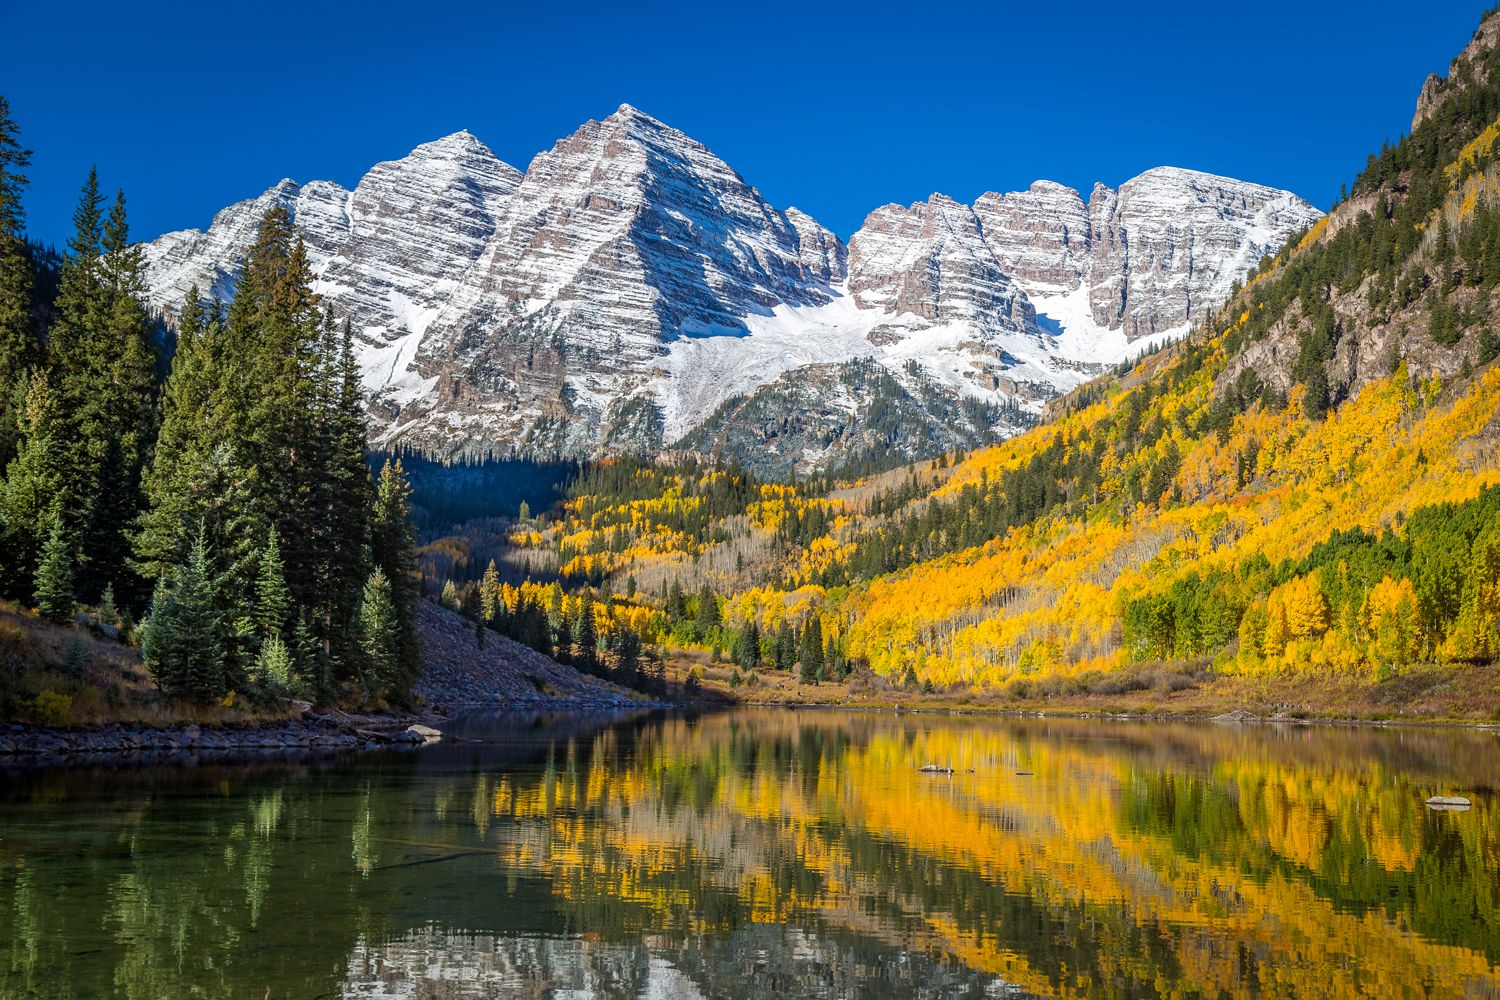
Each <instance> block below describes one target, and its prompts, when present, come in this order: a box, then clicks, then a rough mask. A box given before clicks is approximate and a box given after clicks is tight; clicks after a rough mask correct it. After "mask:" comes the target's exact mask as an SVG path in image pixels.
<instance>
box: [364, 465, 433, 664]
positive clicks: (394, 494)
mask: <svg viewBox="0 0 1500 1000" xmlns="http://www.w3.org/2000/svg"><path fill="white" fill-rule="evenodd" d="M370 541H371V549H372V554H373V557H374V560H373V561H374V563H375V565H376V566H379V567H380V569H381V570H382V571H383V572H384V573H385V577H386V579H387V580H389V581H390V583H391V599H392V600H393V601H394V602H395V605H396V622H397V636H396V664H397V667H398V669H399V670H400V672H401V674H402V676H403V677H405V678H406V679H407V680H406V682H405V683H407V684H410V683H411V682H413V681H415V680H416V678H417V676H418V675H419V674H421V672H422V650H421V646H420V645H419V644H418V639H417V626H416V613H417V601H418V599H419V598H420V597H421V590H420V587H421V584H420V581H419V580H418V577H417V551H416V548H417V547H416V539H415V538H414V537H413V536H412V527H411V483H410V482H409V481H408V480H407V478H406V470H405V469H404V468H402V466H401V461H400V459H397V460H396V461H394V462H391V461H387V462H386V463H385V465H383V466H382V467H381V470H380V479H379V482H377V484H376V487H375V504H374V509H373V511H372V516H371V525H370Z"/></svg>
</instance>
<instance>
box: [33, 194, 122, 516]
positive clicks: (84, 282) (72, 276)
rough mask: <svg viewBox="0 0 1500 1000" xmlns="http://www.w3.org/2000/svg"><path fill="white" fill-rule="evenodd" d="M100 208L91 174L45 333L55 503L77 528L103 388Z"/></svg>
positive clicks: (88, 498)
mask: <svg viewBox="0 0 1500 1000" xmlns="http://www.w3.org/2000/svg"><path fill="white" fill-rule="evenodd" d="M103 206H104V198H103V196H102V195H101V194H100V193H99V175H98V172H97V171H95V170H90V171H89V176H88V180H87V181H86V182H85V183H84V185H83V191H82V193H81V194H80V196H79V201H78V207H77V208H76V209H74V212H73V230H74V232H73V235H72V236H71V237H70V238H69V239H68V255H67V257H66V258H65V259H64V262H63V269H62V277H61V279H60V280H59V283H58V289H57V302H56V308H57V319H56V320H55V322H53V324H52V326H51V328H50V329H49V330H48V332H47V349H48V356H49V362H50V370H51V376H52V382H53V389H54V392H55V393H56V396H57V401H58V411H57V412H58V423H59V429H60V431H61V433H60V434H59V435H58V443H59V446H60V449H61V452H62V455H63V458H64V461H63V463H62V466H61V468H62V474H63V475H62V484H61V489H62V492H61V494H60V497H59V499H60V500H61V502H62V504H63V512H64V515H65V516H67V517H69V518H71V519H72V520H73V521H74V522H75V523H80V524H82V523H87V520H88V513H89V507H90V505H91V504H92V502H93V491H94V488H95V485H96V483H95V480H96V471H95V468H94V459H96V458H97V456H91V454H90V444H91V443H92V436H93V434H94V433H95V432H96V431H97V414H98V411H97V408H96V404H97V393H98V392H99V391H101V389H102V387H101V386H100V385H99V384H98V379H97V377H96V367H95V364H94V359H95V354H94V349H95V347H96V344H95V341H96V339H97V336H98V333H99V331H101V330H103V329H104V327H105V324H106V322H107V314H108V300H107V297H106V295H105V294H104V280H103V274H102V271H101V266H100V257H101V255H102V254H103V241H104V209H103Z"/></svg>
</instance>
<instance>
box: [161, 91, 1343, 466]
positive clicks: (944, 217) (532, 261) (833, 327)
mask: <svg viewBox="0 0 1500 1000" xmlns="http://www.w3.org/2000/svg"><path fill="white" fill-rule="evenodd" d="M273 204H281V205H283V206H285V207H286V208H287V209H288V210H289V211H290V212H291V213H292V215H293V217H294V220H295V224H296V227H297V229H298V231H299V233H300V234H301V235H302V237H303V239H304V240H305V241H306V242H307V245H308V254H309V259H310V261H311V263H312V266H313V269H314V273H315V274H316V275H317V288H316V290H317V291H318V292H319V293H320V294H322V295H324V296H325V298H326V299H327V300H328V301H329V302H331V304H332V305H333V306H334V308H335V310H336V311H338V312H340V313H341V314H344V315H347V316H349V317H350V319H351V320H352V321H353V323H354V324H355V327H356V330H357V331H358V333H359V337H360V343H361V351H362V355H361V359H360V360H361V367H362V370H363V373H364V378H365V384H366V388H367V390H368V391H369V393H370V399H371V419H372V425H373V432H374V434H375V436H376V438H377V440H380V441H382V442H386V443H395V442H401V443H404V444H407V445H410V446H414V447H419V448H422V449H424V450H427V451H430V452H434V453H438V454H445V455H457V454H529V455H537V456H542V455H554V454H569V455H591V454H599V453H602V452H606V451H611V450H616V449H623V448H632V449H657V448H661V447H665V446H671V445H676V444H679V443H684V442H686V443H689V444H691V445H692V446H694V447H700V448H706V449H707V448H717V449H720V450H725V451H727V452H728V453H729V454H731V455H732V456H733V457H736V458H739V459H741V460H742V461H747V462H749V463H750V464H752V465H754V464H756V463H757V462H759V463H761V464H762V465H763V466H764V467H766V468H773V467H774V469H775V470H776V471H778V472H782V471H790V470H791V469H793V468H804V469H805V468H810V467H816V466H824V465H833V464H839V463H840V462H842V461H845V460H848V459H849V458H851V457H852V456H853V455H855V454H856V453H859V454H863V453H865V452H867V451H869V450H870V449H877V448H880V447H888V448H891V449H894V450H895V451H896V452H897V453H898V455H899V457H909V456H910V455H915V454H920V453H923V452H925V451H931V450H934V449H937V448H950V447H954V446H957V445H963V444H970V443H979V442H981V441H983V440H988V439H993V438H996V437H1001V436H1005V435H1008V434H1010V433H1014V432H1015V431H1016V430H1017V429H1019V428H1020V427H1022V426H1024V424H1025V423H1026V420H1027V419H1028V418H1027V414H1028V413H1035V412H1036V411H1038V410H1039V409H1040V407H1041V405H1042V404H1043V403H1044V402H1045V401H1046V400H1047V399H1048V398H1050V397H1052V396H1054V395H1056V394H1057V393H1058V392H1061V391H1066V390H1067V389H1070V388H1072V387H1073V386H1075V385H1077V384H1079V383H1080V382H1082V381H1084V380H1086V379H1087V378H1090V377H1092V376H1093V375H1094V374H1097V373H1098V372H1099V371H1101V370H1102V369H1103V367H1104V366H1106V365H1109V364H1112V363H1114V362H1117V361H1119V360H1121V359H1122V358H1124V357H1125V356H1126V355H1127V354H1130V353H1133V352H1136V351H1139V350H1140V349H1141V348H1142V347H1143V346H1146V345H1149V344H1153V343H1156V342H1159V341H1160V340H1162V339H1163V338H1165V337H1167V336H1171V335H1173V334H1175V333H1180V332H1182V331H1183V330H1185V329H1186V328H1187V326H1188V325H1189V324H1190V323H1191V322H1192V321H1193V320H1195V319H1196V318H1198V317H1199V316H1201V315H1203V313H1204V312H1205V311H1206V310H1207V309H1209V308H1212V307H1213V306H1214V305H1217V304H1218V303H1219V302H1221V301H1223V299H1224V298H1226V297H1227V296H1228V293H1229V289H1230V285H1231V284H1232V283H1233V281H1234V280H1235V279H1236V278H1237V277H1239V276H1241V275H1243V274H1244V273H1245V271H1246V269H1247V268H1248V267H1249V266H1250V265H1251V264H1252V263H1253V262H1254V261H1256V260H1257V259H1258V258H1259V257H1260V256H1261V255H1262V254H1264V253H1266V252H1269V251H1271V250H1274V249H1275V248H1276V247H1278V246H1279V245H1280V244H1281V243H1282V242H1284V241H1285V240H1286V238H1287V237H1288V236H1289V235H1291V234H1292V233H1293V232H1295V231H1297V230H1298V229H1300V228H1302V227H1304V226H1306V225H1308V224H1310V223H1311V222H1313V221H1314V220H1315V219H1316V218H1317V217H1318V215H1319V213H1318V212H1317V211H1316V210H1315V209H1313V208H1312V207H1311V206H1310V205H1308V204H1307V203H1306V202H1303V201H1302V200H1301V199H1298V198H1297V197H1296V196H1294V195H1291V194H1289V193H1287V192H1284V191H1277V190H1274V189H1271V188H1264V187H1260V186H1257V185H1253V184H1246V183H1244V182H1241V181H1234V180H1230V179H1228V178H1220V177H1213V176H1211V175H1208V174H1200V173H1195V172H1192V171H1186V170H1179V169H1175V168H1158V169H1156V170H1151V171H1147V172H1146V173H1144V174H1142V175H1140V176H1139V177H1136V178H1134V179H1132V180H1130V181H1127V182H1125V184H1123V185H1121V186H1120V188H1119V189H1118V191H1115V190H1111V189H1109V188H1106V187H1104V186H1103V185H1099V186H1096V188H1095V189H1094V191H1093V192H1092V194H1091V196H1090V198H1089V200H1088V202H1087V203H1085V202H1084V200H1083V199H1082V197H1081V196H1080V195H1079V194H1078V192H1076V191H1073V190H1072V189H1070V188H1066V187H1063V186H1062V185H1059V184H1054V183H1051V182H1047V181H1039V182H1037V183H1036V184H1033V185H1032V186H1031V188H1030V189H1029V190H1027V191H1023V192H1017V193H1013V194H1003V195H1002V194H985V195H984V196H982V197H981V198H979V199H978V201H977V202H976V203H975V204H974V205H973V206H967V205H963V204H960V203H958V202H955V201H953V200H952V199H950V198H947V197H945V196H943V195H940V194H934V195H933V196H932V197H931V198H929V199H928V200H927V201H926V202H919V203H917V204H915V205H911V206H907V207H902V206H898V205H887V206H885V207H883V208H879V209H876V210H875V211H874V212H872V213H871V215H870V217H869V218H868V219H867V220H866V222H865V224H864V226H863V227H862V228H861V229H860V231H859V232H858V233H856V234H855V236H854V237H853V238H852V239H851V240H850V241H849V244H848V245H847V246H845V244H844V243H843V241H841V240H840V239H839V238H838V237H837V236H836V235H834V234H833V233H832V232H830V231H829V230H828V229H826V228H825V227H823V226H821V225H819V224H818V223H817V222H816V221H815V220H814V219H812V218H811V217H810V216H808V215H806V214H805V213H803V212H800V211H798V210H797V209H794V208H789V209H786V210H785V211H782V210H780V209H777V208H775V207H773V206H771V205H770V204H768V203H767V202H766V201H765V199H764V198H762V197H761V195H760V193H759V192H758V191H756V190H755V189H754V188H753V187H751V186H749V185H748V184H747V183H746V182H745V181H744V179H743V178H741V177H740V175H739V174H738V173H736V172H735V171H734V170H733V169H732V168H730V167H729V166H728V165H727V164H726V163H724V162H723V161H722V160H720V159H718V158H717V157H715V156H714V155H713V154H712V153H711V152H710V151H709V150H708V149H707V148H705V147H704V146H703V145H702V144H700V143H698V142H696V141H695V140H693V139H691V138H689V137H688V136H686V135H684V134H682V133H681V132H679V131H677V130H675V129H672V128H670V127H669V126H667V125H664V124H663V123H661V122H659V121H657V120H656V119H654V118H652V117H650V116H649V115H646V114H644V113H642V112H640V111H638V110H637V109H635V108H633V107H631V106H629V105H622V106H621V107H620V109H619V110H618V111H616V112H615V113H614V114H612V115H610V116H609V117H607V118H605V119H603V120H602V121H590V122H587V123H585V124H584V125H583V126H582V127H580V128H579V129H578V130H577V131H576V132H574V133H573V134H572V135H570V136H568V137H566V138H564V139H561V140H559V141H558V142H557V144H556V145H554V146H553V148H552V149H550V150H547V151H545V152H542V153H540V154H538V155H537V156H536V157H535V158H534V159H533V160H532V162H531V164H530V166H529V167H528V168H527V170H526V171H525V173H524V174H523V173H522V172H520V171H518V170H516V169H515V168H514V167H511V166H509V165H507V164H505V163H503V162H502V161H500V160H499V159H498V158H497V157H495V155H494V154H493V153H492V152H490V150H489V149H488V148H486V147H485V146H484V145H483V144H482V143H480V142H479V141H478V140H477V139H475V138H474V137H473V136H472V135H470V134H469V133H467V132H459V133H456V134H454V135H451V136H448V137H446V138H443V139H439V140H437V141H436V142H431V143H427V144H424V145H422V146H419V147H417V148H416V149H415V150H413V151H412V153H411V154H410V155H408V156H406V157H404V158H402V159H399V160H394V161H390V162H387V163H382V164H378V165H377V166H375V167H374V168H372V169H371V170H370V172H369V173H367V174H366V175H365V176H364V177H363V178H362V179H361V180H360V182H359V183H358V184H357V185H356V186H355V188H354V190H353V191H349V190H346V189H345V188H342V187H340V186H339V185H337V184H332V183H329V182H325V181H314V182H311V183H308V184H304V185H298V184H296V183H294V182H292V181H290V180H284V181H281V182H280V183H278V184H277V185H275V186H274V187H272V188H271V189H270V190H268V191H266V192H265V193H264V194H262V195H261V196H260V197H258V198H255V199H252V200H249V201H244V202H240V203H238V204H235V205H232V206H230V207H229V208H226V209H224V210H223V211H221V212H220V213H219V214H218V215H217V216H215V218H214V221H213V224H212V225H211V226H210V227H209V228H208V229H207V230H206V231H198V230H188V231H184V232H178V233H168V234H165V235H163V236H161V237H159V238H158V239H156V240H154V241H152V242H151V243H148V244H146V245H145V254H146V261H147V265H148V274H149V278H150V280H149V288H148V296H149V298H150V301H151V303H152V305H153V306H155V307H156V308H158V309H159V310H161V311H162V312H163V313H165V314H168V315H171V314H172V313H174V312H175V310H176V309H177V308H179V307H180V305H181V302H182V300H183V296H184V295H185V293H186V292H187V289H188V288H189V287H190V286H191V285H193V284H195V283H196V284H197V285H198V287H199V289H200V292H201V293H202V294H203V295H205V296H209V295H216V296H219V297H221V298H227V297H228V296H229V295H230V294H231V292H232V289H233V283H234V281H235V278H236V276H237V274H238V267H239V261H240V260H241V259H242V258H243V256H244V254H245V253H246V251H247V250H248V249H249V247H250V245H251V243H252V241H253V239H254V235H255V229H256V225H257V223H258V221H259V219H260V217H261V215H263V214H264V212H265V211H266V210H267V209H268V208H269V207H270V206H271V205H273ZM871 366H874V367H873V368H872V367H871ZM880 372H885V373H886V374H885V375H881V374H879V373H880ZM789 410H795V411H797V412H794V413H793V412H788V411H789ZM880 420H886V421H892V422H893V423H892V427H893V428H894V427H895V426H896V425H897V424H900V425H902V427H904V429H893V430H891V431H890V433H886V434H884V435H883V436H881V435H872V434H870V433H869V432H868V428H864V429H861V427H860V426H858V425H859V424H860V423H861V422H865V423H869V422H871V421H877V422H878V421H880ZM882 442H884V443H882ZM766 456H774V460H773V459H771V458H767V457H766Z"/></svg>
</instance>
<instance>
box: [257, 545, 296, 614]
mask: <svg viewBox="0 0 1500 1000" xmlns="http://www.w3.org/2000/svg"><path fill="white" fill-rule="evenodd" d="M259 561H260V569H259V572H258V573H257V574H256V577H255V627H256V631H257V632H258V633H259V634H260V636H261V637H262V638H263V639H270V638H273V637H276V636H279V635H281V634H282V633H283V632H285V630H286V628H287V623H288V622H289V621H290V620H291V610H292V595H291V593H290V592H289V591H288V590H287V586H286V570H285V567H284V564H283V563H282V561H281V544H280V542H279V541H278V540H277V537H276V530H275V529H274V528H273V529H272V530H271V532H270V535H269V537H268V538H267V539H266V545H265V548H263V549H261V551H260V560H259Z"/></svg>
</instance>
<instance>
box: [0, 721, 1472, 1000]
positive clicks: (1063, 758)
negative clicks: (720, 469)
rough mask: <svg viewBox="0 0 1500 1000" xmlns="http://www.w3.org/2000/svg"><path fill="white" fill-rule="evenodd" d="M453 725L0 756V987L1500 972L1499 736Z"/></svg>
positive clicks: (1111, 992) (1046, 991) (1162, 986)
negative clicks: (243, 761)
mask: <svg viewBox="0 0 1500 1000" xmlns="http://www.w3.org/2000/svg"><path fill="white" fill-rule="evenodd" d="M464 734H465V735H467V736H469V737H471V739H472V741H471V742H464V743H457V744H444V745H442V746H438V747H433V748H429V749H427V750H425V751H423V752H421V753H413V754H390V755H385V754H377V755H370V756H364V757H358V758H351V759H343V760H338V761H332V762H327V761H325V762H322V763H311V764H306V765H302V766H287V765H274V766H272V765H267V766H263V767H251V766H236V767H229V766H223V767H204V768H198V769H188V770H162V769H139V770H134V771H130V770H122V771H115V772H107V771H71V772H38V773H20V774H16V775H12V776H10V777H8V778H0V780H3V781H5V782H6V784H5V785H4V786H3V789H0V996H4V997H7V998H9V997H49V998H51V997H80V998H81V997H107V996H118V997H132V998H133V997H141V998H146V997H151V998H157V997H176V996H190V995H198V996H214V997H219V996H223V997H240V996H243V997H254V998H257V1000H259V998H263V997H309V996H348V997H370V998H375V997H381V998H384V997H423V998H433V1000H442V998H459V997H464V998H467V997H487V996H517V995H519V996H538V997H601V998H606V997H608V998H613V997H621V998H624V997H658V998H667V997H699V996H702V997H755V996H771V995H795V996H828V997H870V998H875V997H935V996H942V997H970V996H972V997H981V996H1080V997H1091V996H1100V997H1137V996H1139V997H1146V996H1157V995H1171V996H1184V997H1191V996H1209V997H1217V996H1233V997H1240V996H1243V997H1252V996H1272V997H1281V996H1379V997H1402V996H1453V997H1500V971H1497V966H1500V832H1497V829H1496V823H1495V821H1496V816H1497V813H1496V807H1495V806H1494V801H1495V796H1494V794H1493V790H1492V789H1491V788H1490V787H1489V784H1488V783H1489V782H1491V781H1492V780H1493V776H1494V775H1496V774H1500V740H1497V738H1496V736H1495V735H1493V734H1486V733H1477V732H1441V731H1432V730H1426V731H1404V732H1403V731H1373V730H1333V729H1288V730H1278V729H1269V728H1235V727H1220V726H1212V725H1205V726H1188V725H1158V724H1134V723H1115V722H1102V721H1088V720H1067V721H1059V720H967V719H964V720H955V719H946V718H939V717H922V716H915V717H913V716H903V717H896V716H889V715H842V714H834V713H817V712H815V713H809V712H791V711H774V710H767V711H741V712H736V713H731V714H724V715H715V716H709V717H706V718H700V719H685V718H670V717H669V718H656V719H635V720H628V721H623V722H620V723H617V724H615V725H612V726H604V727H599V726H593V727H590V726H585V725H577V724H569V723H567V722H566V721H560V720H545V721H543V722H539V723H527V724H519V723H517V722H516V721H515V720H512V719H501V718H491V719H473V720H468V726H467V729H466V730H465V733H464ZM929 762H933V763H939V764H943V765H945V766H949V767H952V768H954V771H955V773H953V774H951V775H931V774H921V773H918V771H917V768H918V767H919V766H921V765H922V764H925V763H929ZM1444 792H1446V793H1453V792H1458V793H1463V794H1469V795H1470V796H1471V797H1473V798H1474V800H1475V808H1473V809H1471V810H1469V811H1468V812H1463V813H1433V812H1429V811H1428V810H1426V809H1425V807H1424V805H1423V802H1424V800H1425V799H1426V797H1427V796H1428V795H1431V794H1435V793H1444Z"/></svg>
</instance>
